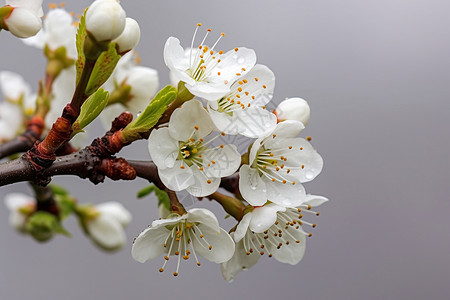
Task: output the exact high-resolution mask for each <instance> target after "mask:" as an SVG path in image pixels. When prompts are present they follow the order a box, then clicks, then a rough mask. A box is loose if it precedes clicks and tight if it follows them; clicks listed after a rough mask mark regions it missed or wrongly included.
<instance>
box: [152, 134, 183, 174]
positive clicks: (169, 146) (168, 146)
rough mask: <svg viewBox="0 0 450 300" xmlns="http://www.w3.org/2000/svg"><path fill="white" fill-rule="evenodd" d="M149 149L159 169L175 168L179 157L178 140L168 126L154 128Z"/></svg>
mask: <svg viewBox="0 0 450 300" xmlns="http://www.w3.org/2000/svg"><path fill="white" fill-rule="evenodd" d="M148 151H149V152H150V156H151V157H152V159H153V162H154V163H155V164H156V165H157V166H158V169H166V168H173V167H174V165H175V161H176V159H177V157H178V151H179V146H178V141H177V140H175V139H174V138H172V137H171V135H170V134H169V129H168V128H160V129H157V130H152V132H151V134H150V137H149V139H148Z"/></svg>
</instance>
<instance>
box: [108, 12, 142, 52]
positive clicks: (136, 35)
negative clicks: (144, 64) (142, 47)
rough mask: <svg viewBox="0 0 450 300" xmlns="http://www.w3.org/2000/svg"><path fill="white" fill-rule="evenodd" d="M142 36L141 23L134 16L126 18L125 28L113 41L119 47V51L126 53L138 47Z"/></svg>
mask: <svg viewBox="0 0 450 300" xmlns="http://www.w3.org/2000/svg"><path fill="white" fill-rule="evenodd" d="M140 38H141V29H140V28H139V24H138V23H137V22H136V20H134V19H132V18H126V21H125V29H124V30H123V32H122V34H121V35H119V37H117V38H116V39H115V40H113V42H114V43H116V44H117V46H118V47H119V53H124V52H128V51H130V50H131V49H133V48H134V47H136V45H137V44H138V43H139V39H140Z"/></svg>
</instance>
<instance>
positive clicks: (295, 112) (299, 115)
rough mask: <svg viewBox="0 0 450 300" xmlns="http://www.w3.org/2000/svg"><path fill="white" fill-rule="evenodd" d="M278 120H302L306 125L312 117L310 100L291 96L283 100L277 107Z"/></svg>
mask: <svg viewBox="0 0 450 300" xmlns="http://www.w3.org/2000/svg"><path fill="white" fill-rule="evenodd" d="M275 114H276V115H277V118H278V122H282V121H286V120H295V121H300V122H302V123H303V125H305V126H306V124H308V121H309V117H310V109H309V105H308V102H306V101H305V100H304V99H302V98H290V99H286V100H284V101H282V102H281V103H280V104H279V105H278V107H277V108H276V109H275Z"/></svg>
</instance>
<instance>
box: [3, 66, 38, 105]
mask: <svg viewBox="0 0 450 300" xmlns="http://www.w3.org/2000/svg"><path fill="white" fill-rule="evenodd" d="M0 87H1V89H2V91H3V96H4V97H5V98H6V99H8V100H10V101H18V100H19V99H20V98H21V97H22V96H23V97H28V95H29V94H31V87H30V85H29V84H28V83H27V82H25V80H24V79H23V77H22V76H20V75H19V74H17V73H14V72H10V71H2V72H0Z"/></svg>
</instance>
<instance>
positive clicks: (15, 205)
mask: <svg viewBox="0 0 450 300" xmlns="http://www.w3.org/2000/svg"><path fill="white" fill-rule="evenodd" d="M4 200H5V205H6V207H7V208H8V209H9V224H10V226H11V227H12V228H14V229H15V230H17V231H19V232H21V233H23V232H25V231H26V229H25V226H26V221H27V215H26V214H25V213H24V212H22V211H21V209H23V208H32V210H34V207H35V202H36V201H35V199H33V198H31V197H30V196H28V195H25V194H21V193H11V194H7V195H6V196H5V199H4Z"/></svg>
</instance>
